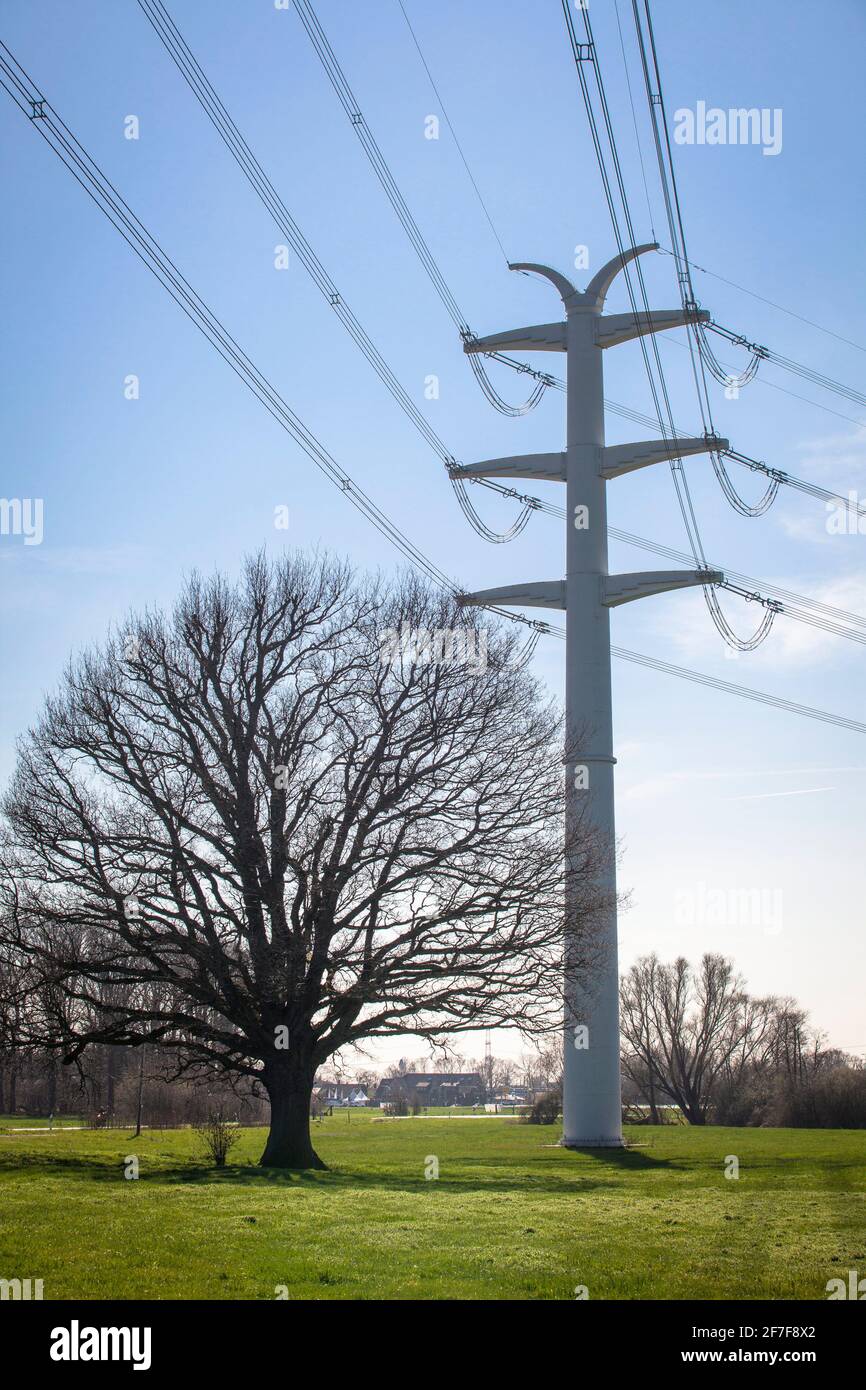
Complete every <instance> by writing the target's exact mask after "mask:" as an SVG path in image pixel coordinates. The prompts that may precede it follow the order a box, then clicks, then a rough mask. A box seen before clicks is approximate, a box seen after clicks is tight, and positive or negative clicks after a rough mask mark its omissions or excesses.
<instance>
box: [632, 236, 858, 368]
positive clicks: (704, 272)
mask: <svg viewBox="0 0 866 1390" xmlns="http://www.w3.org/2000/svg"><path fill="white" fill-rule="evenodd" d="M659 250H660V251H663V252H664V253H665V255H666V256H672V255H673V254H674V253H673V251H671V249H670V247H668V246H660V247H659ZM688 265H689V268H690V269H691V270H697V271H700V273H701V275H710V276H712V278H713V279H714V280H720V281H721V282H722V284H723V285H730V287H731V289H734V290H739V292H740V294H747V295H749V297H750V298H751V299H757V300H759V301H760V302H761V303H762V304H768V305H769V306H770V308H771V309H778V311H779V313H781V314H787V315H788V317H789V318H792V319H799V321H800V323H805V324H807V325H808V327H809V328H816V329H817V330H818V332H819V333H826V335H827V337H828V338H835V339H836V341H837V342H840V343H845V344H846V346H847V347H852V348H856V349H857V351H858V352H866V347H864V345H863V344H862V343H855V342H854V340H853V338H845V337H843V335H842V334H841V333H836V332H834V330H833V329H832V328H825V327H824V326H823V324H820V323H816V322H815V320H814V319H809V318H806V316H805V314H798V313H796V312H795V310H793V309H787V308H786V307H785V305H784V304H779V303H778V302H777V301H776V300H775V299H768V298H767V296H766V295H763V294H758V293H757V292H756V291H755V290H750V289H747V288H746V286H745V285H740V284H738V283H737V281H736V280H729V279H728V277H727V276H726V275H720V274H719V272H718V271H717V270H709V269H708V268H707V267H706V266H705V265H698V264H697V263H696V262H695V261H689V262H688Z"/></svg>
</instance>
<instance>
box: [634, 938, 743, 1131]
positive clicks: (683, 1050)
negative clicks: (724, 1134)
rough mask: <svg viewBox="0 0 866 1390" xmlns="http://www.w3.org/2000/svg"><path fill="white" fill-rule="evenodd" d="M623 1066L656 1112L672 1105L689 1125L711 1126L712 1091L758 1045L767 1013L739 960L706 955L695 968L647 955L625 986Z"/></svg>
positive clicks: (678, 960)
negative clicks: (739, 970)
mask: <svg viewBox="0 0 866 1390" xmlns="http://www.w3.org/2000/svg"><path fill="white" fill-rule="evenodd" d="M620 993H621V1028H622V1036H623V1067H624V1070H625V1072H626V1074H627V1075H628V1076H629V1077H630V1079H631V1080H632V1081H633V1082H634V1083H635V1085H636V1086H638V1087H640V1088H641V1091H642V1093H643V1092H644V1091H645V1093H646V1094H647V1096H648V1098H649V1103H650V1106H651V1109H652V1110H653V1113H656V1107H657V1105H658V1104H659V1102H660V1101H661V1100H662V1099H665V1100H671V1101H674V1102H675V1103H676V1104H677V1105H678V1106H679V1107H680V1109H681V1110H682V1112H683V1114H684V1115H685V1117H686V1119H687V1120H688V1121H689V1123H690V1124H693V1125H703V1124H706V1121H707V1116H708V1113H709V1109H710V1105H711V1103H712V1098H713V1093H714V1089H715V1087H716V1085H717V1083H718V1081H719V1079H720V1078H721V1077H722V1076H723V1075H724V1074H725V1072H726V1071H727V1070H729V1069H730V1068H731V1067H732V1066H734V1065H742V1064H744V1063H745V1061H747V1060H748V1059H749V1058H750V1057H751V1056H752V1055H753V1054H754V1052H755V1051H756V1050H757V1049H758V1048H759V1046H760V1043H761V1040H762V1038H763V1037H764V1036H766V1033H767V1030H768V1018H769V1015H768V1010H767V1008H766V1006H765V1005H763V1004H761V1003H760V1001H755V1000H751V999H749V997H748V995H747V994H746V992H745V988H744V985H743V981H742V979H741V978H740V976H739V975H737V974H736V973H735V971H734V967H733V963H732V962H731V961H729V960H726V959H725V958H724V957H723V956H720V955H712V954H707V955H705V956H704V957H703V958H702V960H701V963H700V966H699V968H698V970H697V971H693V970H692V967H691V966H690V965H689V963H688V961H687V960H685V959H684V958H683V957H682V956H680V957H679V958H678V959H677V960H675V961H674V962H673V963H672V964H671V965H663V964H662V963H661V962H660V961H659V959H658V957H657V956H655V955H651V956H644V957H642V958H641V959H640V960H638V961H636V962H635V964H634V965H633V966H632V967H631V969H630V970H629V971H628V974H627V975H625V977H624V978H623V980H622V985H621V991H620Z"/></svg>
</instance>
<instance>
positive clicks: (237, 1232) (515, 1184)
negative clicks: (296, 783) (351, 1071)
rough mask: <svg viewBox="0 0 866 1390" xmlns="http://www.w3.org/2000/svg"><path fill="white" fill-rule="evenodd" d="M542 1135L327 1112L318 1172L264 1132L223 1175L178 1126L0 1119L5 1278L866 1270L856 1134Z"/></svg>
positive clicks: (758, 1290)
mask: <svg viewBox="0 0 866 1390" xmlns="http://www.w3.org/2000/svg"><path fill="white" fill-rule="evenodd" d="M558 1136H559V1130H558V1129H554V1128H552V1127H541V1128H536V1127H534V1126H527V1125H521V1124H518V1123H515V1122H513V1121H509V1120H501V1119H498V1118H497V1119H484V1120H470V1119H462V1120H461V1119H453V1120H449V1119H433V1118H431V1119H406V1120H388V1119H384V1118H382V1117H381V1116H380V1115H379V1114H378V1113H377V1112H369V1111H365V1112H357V1111H356V1112H353V1113H352V1114H351V1116H350V1117H349V1118H347V1116H346V1113H345V1112H339V1113H337V1114H335V1115H334V1116H333V1118H330V1119H327V1120H324V1121H322V1122H321V1123H319V1124H317V1125H316V1126H315V1143H316V1147H317V1148H318V1150H319V1152H320V1153H321V1154H322V1156H323V1158H324V1159H325V1160H326V1162H327V1163H328V1164H329V1165H331V1170H330V1171H329V1172H327V1173H311V1174H309V1175H299V1174H293V1175H289V1174H268V1173H266V1172H264V1171H263V1170H260V1169H257V1168H255V1167H254V1166H253V1165H254V1164H255V1161H256V1159H257V1158H258V1155H259V1153H260V1151H261V1149H262V1147H263V1144H264V1132H263V1131H262V1130H245V1131H243V1134H242V1138H241V1141H240V1143H239V1144H238V1145H237V1147H236V1148H235V1149H234V1150H233V1151H232V1154H231V1156H230V1160H229V1166H228V1167H227V1168H226V1169H225V1170H223V1171H222V1172H217V1171H216V1170H213V1169H211V1168H209V1167H207V1166H205V1165H204V1163H203V1160H202V1159H201V1157H200V1152H199V1143H198V1139H197V1137H196V1136H195V1134H194V1133H192V1132H191V1131H188V1130H183V1131H168V1132H162V1131H156V1130H154V1131H146V1132H145V1133H144V1135H143V1136H142V1137H141V1138H140V1139H137V1140H133V1139H132V1138H131V1136H130V1133H129V1132H124V1131H121V1130H113V1131H84V1132H81V1131H79V1132H76V1131H67V1132H66V1133H63V1132H57V1131H55V1132H54V1133H48V1132H47V1130H46V1131H45V1132H43V1133H37V1134H17V1135H16V1134H12V1133H10V1132H9V1131H6V1132H4V1133H0V1278H12V1277H16V1276H17V1277H20V1278H27V1277H31V1278H42V1279H43V1280H44V1286H45V1297H46V1298H61V1299H63V1298H149V1299H160V1298H164V1299H171V1298H210V1299H213V1298H216V1299H219V1298H245V1299H262V1298H264V1299H272V1298H274V1297H276V1291H277V1289H278V1286H281V1285H284V1286H287V1288H288V1296H289V1297H290V1298H328V1299H345V1298H351V1299H359V1298H360V1299H377V1298H467V1299H498V1298H512V1299H547V1298H555V1299H572V1298H574V1297H575V1289H576V1287H577V1286H578V1285H584V1286H586V1288H587V1290H588V1293H589V1297H590V1298H620V1299H627V1298H645V1299H676V1298H702V1299H724V1298H801V1299H816V1298H817V1299H822V1298H825V1297H826V1293H825V1286H826V1283H827V1280H828V1279H830V1278H834V1277H837V1276H838V1275H840V1274H842V1275H843V1276H844V1274H845V1272H846V1271H847V1270H848V1269H858V1268H859V1270H860V1272H861V1274H863V1273H866V1132H862V1131H850V1130H833V1131H828V1130H824V1131H821V1130H811V1131H810V1130H749V1129H737V1130H735V1129H714V1128H707V1129H704V1130H700V1129H697V1130H696V1129H688V1128H684V1127H670V1128H664V1127H663V1128H640V1129H633V1130H631V1131H630V1133H629V1139H630V1141H631V1142H632V1143H633V1144H635V1145H640V1147H635V1148H632V1149H630V1150H628V1151H626V1152H624V1153H623V1154H620V1155H617V1154H611V1153H610V1152H604V1153H599V1154H597V1155H595V1156H593V1155H592V1154H591V1153H590V1152H583V1153H572V1152H568V1151H566V1150H563V1149H560V1148H557V1147H555V1144H556V1140H557V1138H558ZM132 1154H134V1155H136V1156H137V1157H138V1160H139V1165H140V1177H139V1179H138V1180H137V1181H129V1180H126V1179H125V1178H124V1176H123V1163H124V1160H125V1159H126V1158H127V1156H128V1155H132ZM730 1154H734V1155H736V1156H737V1157H738V1158H739V1162H740V1177H739V1179H738V1180H730V1179H726V1178H725V1176H724V1173H725V1159H726V1156H727V1155H730ZM432 1156H435V1158H436V1159H437V1160H438V1164H439V1177H438V1179H437V1178H431V1179H427V1178H426V1177H425V1168H426V1169H427V1170H429V1169H430V1167H431V1166H432V1165H431V1163H430V1159H431V1157H432Z"/></svg>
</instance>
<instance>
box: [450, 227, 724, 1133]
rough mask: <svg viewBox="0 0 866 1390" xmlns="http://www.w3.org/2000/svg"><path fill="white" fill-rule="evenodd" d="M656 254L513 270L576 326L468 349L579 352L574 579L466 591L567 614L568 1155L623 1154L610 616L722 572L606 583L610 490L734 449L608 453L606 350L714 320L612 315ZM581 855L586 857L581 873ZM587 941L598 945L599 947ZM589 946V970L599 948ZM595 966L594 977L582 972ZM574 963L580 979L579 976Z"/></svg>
mask: <svg viewBox="0 0 866 1390" xmlns="http://www.w3.org/2000/svg"><path fill="white" fill-rule="evenodd" d="M656 249H657V248H656V246H655V245H647V246H634V247H631V248H630V249H629V250H627V251H626V252H624V253H623V254H622V255H620V256H615V257H614V259H613V260H611V261H609V262H608V263H607V265H605V266H602V268H601V270H599V271H598V272H597V274H596V275H595V276H594V277H593V279H592V280H591V282H590V284H589V286H588V288H587V289H586V291H585V292H584V293H583V294H581V293H580V292H579V291H578V290H576V289H575V288H574V286H573V285H572V284H571V282H570V281H569V280H567V279H566V278H565V276H564V275H562V274H560V272H559V271H556V270H553V269H551V267H550V266H543V265H537V264H535V263H529V262H526V263H520V264H517V265H512V267H511V269H512V270H524V271H532V272H536V273H537V274H540V275H543V276H544V277H545V278H546V279H547V280H549V281H551V282H552V284H553V285H554V286H555V288H556V289H557V290H558V291H559V294H560V296H561V298H562V301H563V304H564V306H565V311H566V322H565V324H538V325H536V326H535V327H533V328H520V329H513V330H511V331H509V332H506V333H497V334H493V335H492V336H490V337H487V338H479V339H473V340H471V342H467V343H466V344H465V348H464V350H465V351H466V352H489V351H493V350H498V348H500V347H503V346H508V347H514V346H516V345H518V344H519V345H520V346H523V347H526V348H533V349H535V350H541V351H548V352H551V351H560V352H561V351H563V350H564V351H565V352H566V353H567V365H568V373H567V377H568V379H567V383H566V412H567V428H566V441H567V442H566V451H565V460H564V476H565V483H566V495H567V499H568V503H567V537H566V577H565V581H564V583H561V582H557V581H549V580H548V581H541V582H538V581H535V582H531V583H527V584H519V585H514V584H512V585H507V586H505V587H504V588H503V587H500V588H498V589H486V590H482V591H480V592H478V593H475V594H464V595H463V596H462V598H461V602H462V603H467V604H472V603H476V604H477V603H500V602H501V603H515V604H521V605H529V606H535V607H537V606H539V605H541V606H544V607H555V608H561V607H563V605H564V607H565V610H566V676H565V686H566V689H565V705H566V826H567V831H566V833H567V845H566V863H565V870H566V873H565V881H566V915H567V921H566V944H565V952H566V964H567V969H566V972H565V985H564V991H563V993H564V999H563V1004H564V1009H563V1016H564V1034H565V1036H564V1066H563V1098H562V1113H563V1138H562V1142H563V1144H565V1145H567V1146H568V1147H570V1148H584V1147H591V1146H608V1145H621V1144H622V1118H621V1115H622V1111H621V1097H620V1061H619V963H618V958H617V913H616V826H615V822H614V791H613V769H614V763H615V761H616V760H615V758H614V756H613V728H612V723H613V721H612V712H611V672H610V608H611V606H614V605H617V604H620V603H627V602H630V601H631V600H632V599H634V598H642V597H645V596H648V595H650V594H654V593H663V592H665V591H666V590H668V589H675V588H682V587H684V586H686V585H695V584H704V585H706V584H718V583H721V582H722V579H723V577H724V576H723V575H721V574H719V573H717V572H715V571H710V570H694V571H685V572H683V573H682V574H678V573H677V574H674V573H672V572H669V571H668V572H665V571H662V572H659V573H649V574H647V573H639V574H630V575H616V576H613V577H612V578H611V579H610V580H609V581H608V558H607V504H606V487H607V479H608V478H615V477H618V476H619V475H620V474H622V473H628V472H631V471H632V470H633V469H634V468H638V467H645V466H647V465H649V464H652V463H658V462H661V461H662V460H664V459H667V458H672V457H675V456H678V455H679V454H681V453H682V454H692V453H697V452H700V451H701V450H702V449H709V448H712V447H722V446H724V445H726V444H727V441H726V440H725V441H717V440H710V439H709V438H706V439H704V440H695V439H686V440H677V441H670V440H669V441H666V442H659V443H658V444H656V443H655V441H641V442H639V443H637V444H634V445H629V446H623V447H622V448H617V449H613V450H611V451H610V453H609V454H608V455H606V454H605V444H604V380H603V377H604V373H603V369H602V360H603V352H604V349H605V348H608V347H613V346H615V345H617V344H618V343H623V342H628V341H629V340H630V339H632V338H635V337H638V336H641V335H643V334H645V333H656V332H659V331H660V330H662V329H665V328H672V327H676V326H678V325H681V324H683V323H686V322H689V321H691V320H692V319H697V320H699V321H706V320H707V319H708V318H709V315H708V314H707V313H706V312H705V311H704V310H699V311H695V312H694V313H693V312H692V311H691V310H689V311H688V312H687V311H685V310H683V309H672V310H658V311H652V312H651V313H648V314H614V315H604V314H603V313H602V310H603V307H604V300H605V296H606V294H607V291H608V289H609V288H610V285H611V283H612V282H613V279H614V277H615V276H616V274H617V273H618V272H619V271H620V270H621V269H622V267H623V265H625V264H627V263H628V262H629V261H631V260H633V259H634V257H635V256H639V255H641V254H643V252H645V251H652V250H656ZM560 458H561V456H559V455H553V454H535V455H527V456H526V457H524V458H522V459H521V458H518V457H512V458H506V459H488V460H487V462H486V463H484V464H475V465H470V466H469V467H468V468H464V469H460V470H457V471H458V472H459V473H461V474H463V475H465V476H484V475H486V474H489V475H490V476H492V477H495V476H503V475H505V474H506V472H507V475H509V476H514V477H550V478H559V477H562V476H563V475H562V473H561V472H560V462H559V460H560ZM587 829H591V830H592V832H593V836H594V839H595V840H596V842H597V845H598V849H599V852H600V857H601V861H602V862H601V864H600V867H599V870H598V873H597V876H596V881H595V888H596V890H597V897H598V899H599V902H600V906H599V907H598V908H597V909H596V910H594V911H593V914H592V923H591V924H588V923H587V922H586V921H585V920H584V914H585V911H586V907H585V903H584V900H583V894H584V891H585V885H584V884H583V883H582V856H580V857H579V856H578V854H577V851H576V850H575V851H570V849H569V846H570V845H575V846H576V845H577V844H578V842H579V841H580V839H581V838H582V836H583V834H584V831H585V830H587ZM570 854H573V855H574V860H573V862H571V860H570V857H569V856H570ZM588 938H591V941H589V942H588ZM588 944H589V945H590V947H591V950H590V953H589V961H588V962H587V961H586V959H585V957H586V955H587V945H588ZM587 964H588V966H589V968H588V969H586V968H584V967H585V966H586V965H587ZM572 966H574V967H575V968H574V969H571V967H572Z"/></svg>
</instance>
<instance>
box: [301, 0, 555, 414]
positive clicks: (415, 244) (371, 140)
mask: <svg viewBox="0 0 866 1390" xmlns="http://www.w3.org/2000/svg"><path fill="white" fill-rule="evenodd" d="M293 3H294V6H295V9H296V11H297V13H298V18H299V19H300V21H301V23H302V24H303V26H304V29H305V30H306V32H307V36H308V37H309V39H310V42H311V43H312V45H313V48H314V50H315V52H316V55H317V57H318V59H319V61H320V63H321V64H322V67H323V68H324V71H325V74H326V76H327V78H328V80H329V82H330V83H331V86H332V87H333V89H334V91H335V92H336V94H337V98H338V100H339V102H340V105H341V106H342V108H343V110H344V111H345V113H346V115H347V116H348V118H349V121H350V123H351V126H352V129H353V131H354V132H355V135H356V136H357V138H358V141H359V143H360V145H361V148H362V149H363V151H364V154H365V155H366V156H367V160H368V162H369V164H370V167H371V168H372V170H373V172H374V173H375V175H376V178H377V179H378V180H379V183H380V184H381V186H382V189H383V190H384V193H385V195H386V197H387V199H388V201H389V203H390V204H391V206H392V208H393V209H394V211H395V213H396V214H397V217H398V219H399V222H400V225H401V226H402V228H403V230H404V232H405V233H406V235H407V237H408V238H409V242H410V244H411V246H412V248H413V250H414V251H415V254H416V255H417V257H418V259H419V260H420V262H421V264H422V266H423V267H424V270H425V271H426V273H427V276H428V277H429V279H430V282H431V284H432V285H433V288H434V289H435V290H436V293H437V294H438V296H439V298H440V299H441V301H442V303H443V305H444V307H445V309H446V311H447V312H448V314H449V315H450V317H451V320H452V322H453V323H454V326H455V327H456V328H457V330H458V332H459V333H460V336H461V338H462V339H463V342H464V343H468V342H473V341H475V340H476V335H475V334H474V333H473V332H472V329H471V328H470V327H469V324H468V322H467V320H466V316H465V315H464V314H463V312H462V310H461V309H460V307H459V305H458V303H457V300H456V299H455V297H454V294H453V293H452V291H451V288H450V286H449V285H448V282H447V281H446V279H445V276H444V275H443V273H442V270H441V269H440V267H439V265H438V264H437V262H436V259H435V257H434V256H433V253H432V251H431V250H430V247H429V246H428V244H427V241H426V239H425V238H424V235H423V233H422V231H421V228H420V227H419V226H418V223H417V222H416V221H415V218H414V217H413V215H412V213H411V212H410V210H409V206H408V204H407V202H406V199H405V198H404V197H403V194H402V193H401V192H400V189H399V187H398V185H397V181H396V179H395V178H394V175H393V173H392V172H391V169H390V167H389V165H388V162H387V160H386V159H385V156H384V154H383V153H382V150H381V148H380V147H379V144H378V142H377V140H376V137H375V136H374V134H373V132H372V130H371V129H370V127H369V125H368V124H367V121H366V120H365V118H364V116H363V114H362V112H361V109H360V106H359V103H358V99H357V97H356V96H355V93H354V92H353V91H352V88H351V87H350V85H349V80H348V78H347V77H346V74H345V72H344V71H343V69H342V67H341V66H340V63H339V61H338V59H337V55H336V54H335V52H334V50H333V48H332V47H331V44H330V42H329V40H328V37H327V35H326V33H325V31H324V29H323V28H322V26H321V23H320V22H319V18H318V16H317V14H316V11H315V9H314V8H313V6H312V4H311V3H310V0H293ZM500 360H501V359H500ZM469 362H470V365H471V367H472V371H473V373H474V375H475V379H476V381H477V382H478V384H479V386H480V387H481V390H482V391H483V392H484V395H485V396H486V398H487V400H488V401H489V403H490V404H491V405H492V406H494V407H495V408H496V409H497V410H498V411H499V412H500V413H501V414H503V415H510V416H518V415H525V414H526V413H527V412H528V411H530V410H532V409H534V407H535V406H536V405H537V404H538V402H539V401H540V400H541V397H542V396H543V395H544V392H545V391H546V389H547V387H548V386H549V385H550V382H549V379H548V378H547V376H546V375H545V374H544V373H542V372H535V371H533V370H532V368H530V367H528V366H526V365H525V364H524V363H516V364H514V365H516V366H517V367H518V369H519V370H520V371H523V372H526V373H527V374H528V375H530V376H532V378H533V379H534V381H535V385H534V387H533V388H532V391H531V392H530V394H529V396H528V397H527V399H526V400H525V401H524V402H523V404H522V405H510V404H509V403H508V402H507V401H506V400H505V399H504V398H503V397H502V396H501V395H500V394H499V392H498V391H497V389H496V387H495V386H494V384H493V382H492V381H491V380H490V377H489V375H488V373H487V371H486V369H485V367H484V364H483V362H482V361H481V360H480V357H478V356H476V355H475V354H471V355H469ZM508 365H512V363H511V362H509V364H508Z"/></svg>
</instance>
